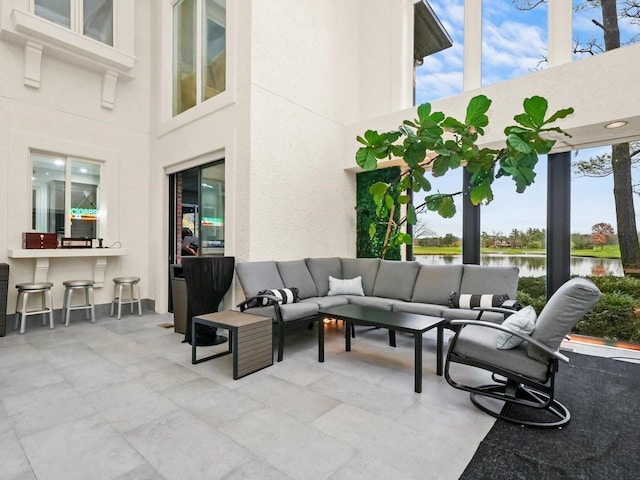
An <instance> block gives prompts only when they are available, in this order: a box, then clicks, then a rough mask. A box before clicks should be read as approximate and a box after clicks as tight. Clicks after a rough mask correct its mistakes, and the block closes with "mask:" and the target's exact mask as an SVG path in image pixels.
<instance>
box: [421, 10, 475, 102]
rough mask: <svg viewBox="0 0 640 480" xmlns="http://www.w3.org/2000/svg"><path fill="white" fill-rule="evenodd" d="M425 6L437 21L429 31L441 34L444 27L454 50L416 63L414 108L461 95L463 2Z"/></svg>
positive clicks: (449, 49) (430, 56)
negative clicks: (428, 7)
mask: <svg viewBox="0 0 640 480" xmlns="http://www.w3.org/2000/svg"><path fill="white" fill-rule="evenodd" d="M426 3H428V5H429V6H430V7H431V8H430V10H431V11H433V13H434V14H435V20H433V21H430V23H431V28H429V29H428V30H429V31H430V32H434V31H436V32H438V34H442V30H441V29H440V26H441V27H442V29H443V30H444V32H446V35H448V36H449V37H450V39H451V42H452V46H451V47H449V48H445V49H444V50H439V51H436V52H435V53H432V54H429V55H427V56H425V57H423V59H422V61H418V62H417V64H416V68H415V99H414V103H415V105H420V104H422V103H425V102H433V101H434V100H438V99H440V98H445V97H449V96H451V95H455V94H458V93H461V92H462V66H463V61H462V55H463V49H462V45H463V39H464V30H463V29H464V1H463V0H428V2H426ZM416 21H418V20H417V19H416ZM427 51H428V49H427Z"/></svg>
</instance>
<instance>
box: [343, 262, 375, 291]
mask: <svg viewBox="0 0 640 480" xmlns="http://www.w3.org/2000/svg"><path fill="white" fill-rule="evenodd" d="M340 260H341V262H342V278H355V277H362V289H363V290H364V294H365V295H372V293H373V286H374V284H375V283H376V275H377V274H378V267H379V266H380V259H379V258H342V259H340Z"/></svg>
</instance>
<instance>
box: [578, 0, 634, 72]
mask: <svg viewBox="0 0 640 480" xmlns="http://www.w3.org/2000/svg"><path fill="white" fill-rule="evenodd" d="M573 12H574V13H573V59H574V60H579V59H581V58H588V57H591V56H593V55H599V54H600V53H603V52H606V51H607V50H613V49H614V48H618V47H625V46H627V45H631V44H633V43H637V42H638V41H639V40H640V4H638V2H637V1H629V0H618V1H616V0H606V1H601V2H592V1H587V0H573ZM605 30H606V31H607V32H609V33H610V34H609V35H607V36H605Z"/></svg>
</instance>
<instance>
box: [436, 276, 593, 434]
mask: <svg viewBox="0 0 640 480" xmlns="http://www.w3.org/2000/svg"><path fill="white" fill-rule="evenodd" d="M599 298H600V290H598V288H597V287H596V286H595V285H594V284H593V283H592V282H591V281H589V280H587V279H585V278H580V277H576V278H573V279H571V280H569V281H568V282H566V283H565V284H564V285H562V286H561V287H560V288H559V289H558V290H557V291H556V293H554V294H553V295H552V297H551V298H550V299H549V301H548V302H547V304H546V306H545V307H544V309H543V310H542V312H540V315H539V316H538V319H537V321H536V323H535V327H534V329H533V332H532V333H530V334H526V333H520V332H518V331H514V330H511V329H509V328H507V327H505V326H503V325H500V324H495V323H490V322H483V321H478V320H452V324H453V325H455V326H457V327H458V330H457V332H456V334H455V336H454V337H453V338H452V340H451V343H450V346H449V351H448V354H447V359H446V364H445V373H444V374H445V378H446V380H447V382H448V383H449V385H451V386H452V387H454V388H457V389H460V390H465V391H467V392H470V394H471V401H472V402H473V404H474V405H476V406H477V407H478V408H480V409H481V410H482V411H484V412H486V413H488V414H489V415H492V416H494V417H496V418H500V419H502V420H506V421H508V422H511V423H516V424H519V425H524V426H530V427H537V428H561V427H562V426H564V425H566V424H567V423H569V420H570V418H571V414H570V413H569V410H568V409H567V408H566V407H565V406H564V405H563V404H561V403H560V402H558V401H557V400H556V399H555V398H554V386H555V376H556V373H557V371H558V364H559V361H563V362H568V361H569V359H568V358H567V357H566V356H565V355H563V354H561V353H560V352H559V349H560V344H561V342H562V340H563V339H564V338H565V336H566V335H567V334H568V333H569V332H570V330H571V328H573V326H574V325H575V324H576V323H577V322H578V321H579V320H580V319H581V318H582V317H583V316H584V315H585V314H586V313H587V312H588V311H589V309H591V307H592V306H593V305H595V304H596V302H597V301H598V299H599ZM514 315H516V314H515V313H514ZM518 315H520V313H518ZM511 318H514V320H515V317H511ZM507 320H508V319H507ZM500 335H502V338H501V340H504V338H505V336H506V337H508V336H509V335H514V336H515V337H511V338H510V340H512V341H513V340H515V341H518V339H521V340H523V342H522V343H520V344H519V345H517V346H516V347H515V348H511V349H498V348H497V344H498V339H499V336H500ZM454 363H458V364H463V365H469V366H472V367H477V368H480V369H482V370H485V371H488V372H490V373H491V374H492V375H491V377H492V381H493V382H495V383H492V384H489V385H479V386H471V385H464V384H461V383H458V382H456V381H455V380H453V379H452V377H451V375H450V367H451V365H452V364H454ZM456 373H457V374H458V376H460V374H461V372H456Z"/></svg>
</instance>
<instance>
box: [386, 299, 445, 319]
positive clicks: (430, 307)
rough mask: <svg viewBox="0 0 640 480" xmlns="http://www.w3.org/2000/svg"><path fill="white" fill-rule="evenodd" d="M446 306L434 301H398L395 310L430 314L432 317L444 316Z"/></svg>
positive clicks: (394, 305)
mask: <svg viewBox="0 0 640 480" xmlns="http://www.w3.org/2000/svg"><path fill="white" fill-rule="evenodd" d="M446 308H447V307H444V306H442V305H434V304H433V303H416V302H396V303H394V304H393V311H394V312H407V313H417V314H419V315H429V316H430V317H442V312H443V311H444V310H445V309H446Z"/></svg>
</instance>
